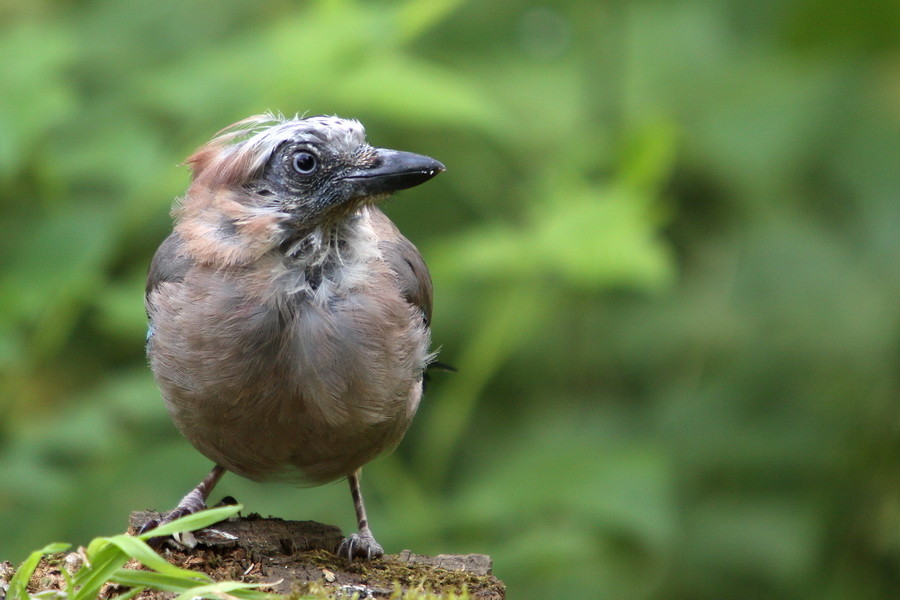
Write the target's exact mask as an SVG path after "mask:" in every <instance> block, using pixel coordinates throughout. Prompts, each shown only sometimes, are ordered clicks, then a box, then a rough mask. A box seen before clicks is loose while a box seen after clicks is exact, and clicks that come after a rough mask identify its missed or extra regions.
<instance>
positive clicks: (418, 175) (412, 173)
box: [342, 148, 446, 198]
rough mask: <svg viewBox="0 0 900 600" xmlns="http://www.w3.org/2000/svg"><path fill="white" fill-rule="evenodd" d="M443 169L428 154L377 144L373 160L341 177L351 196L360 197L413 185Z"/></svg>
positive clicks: (441, 165)
mask: <svg viewBox="0 0 900 600" xmlns="http://www.w3.org/2000/svg"><path fill="white" fill-rule="evenodd" d="M445 170H446V167H444V165H443V164H441V163H440V162H439V161H436V160H435V159H433V158H431V157H429V156H423V155H422V154H413V153H412V152H401V151H399V150H388V149H387V148H376V149H375V160H374V161H372V163H371V164H370V165H368V166H366V167H361V168H359V169H357V170H355V171H352V172H351V173H349V174H348V175H345V176H344V177H343V178H342V179H343V180H344V182H345V183H346V184H347V185H348V186H350V189H349V193H350V197H351V198H361V197H364V196H375V195H379V194H389V193H391V192H396V191H398V190H405V189H407V188H411V187H415V186H417V185H419V184H421V183H425V182H426V181H428V180H429V179H431V178H432V177H434V176H435V175H437V174H438V173H440V172H441V171H445Z"/></svg>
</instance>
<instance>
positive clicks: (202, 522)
mask: <svg viewBox="0 0 900 600" xmlns="http://www.w3.org/2000/svg"><path fill="white" fill-rule="evenodd" d="M243 508H244V507H243V505H241V504H234V505H231V506H221V507H219V508H210V509H208V510H203V511H200V512H198V513H194V514H192V515H187V516H185V517H181V518H180V519H175V520H174V521H172V522H171V523H166V524H165V525H162V526H161V527H157V528H155V529H151V530H150V531H148V532H146V533H142V534H141V535H139V536H136V537H138V538H140V539H142V540H145V541H146V540H149V539H150V538H153V537H157V536H165V535H172V534H173V533H181V532H182V531H196V530H198V529H203V528H204V527H209V526H210V525H214V524H215V523H218V522H219V521H224V520H225V519H227V518H229V517H233V516H234V515H236V514H238V513H239V512H240V511H241V510H243Z"/></svg>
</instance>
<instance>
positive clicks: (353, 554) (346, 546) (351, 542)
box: [337, 532, 384, 561]
mask: <svg viewBox="0 0 900 600" xmlns="http://www.w3.org/2000/svg"><path fill="white" fill-rule="evenodd" d="M337 555H338V556H342V557H344V558H346V559H347V560H350V561H352V560H353V559H354V558H360V559H363V560H367V561H368V560H372V559H373V558H381V557H382V556H383V555H384V548H382V547H381V544H379V543H378V542H376V541H375V538H374V537H373V536H372V534H371V533H365V532H363V533H362V534H359V533H354V534H352V535H349V536H347V537H345V538H344V539H343V540H342V541H341V545H340V546H338V549H337Z"/></svg>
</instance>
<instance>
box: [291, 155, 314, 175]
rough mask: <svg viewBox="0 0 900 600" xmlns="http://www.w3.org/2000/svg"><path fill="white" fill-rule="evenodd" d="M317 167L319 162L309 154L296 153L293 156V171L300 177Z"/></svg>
mask: <svg viewBox="0 0 900 600" xmlns="http://www.w3.org/2000/svg"><path fill="white" fill-rule="evenodd" d="M317 166H319V161H318V160H316V157H315V156H314V155H312V154H310V153H309V152H298V153H297V154H295V155H294V170H295V171H297V172H298V173H300V174H301V175H309V174H310V173H312V172H313V171H315V170H316V167H317Z"/></svg>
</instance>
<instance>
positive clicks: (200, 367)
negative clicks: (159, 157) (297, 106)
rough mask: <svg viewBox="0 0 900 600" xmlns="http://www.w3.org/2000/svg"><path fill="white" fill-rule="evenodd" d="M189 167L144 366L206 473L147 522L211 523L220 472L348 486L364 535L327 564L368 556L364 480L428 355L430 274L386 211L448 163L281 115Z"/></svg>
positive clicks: (346, 129) (249, 124)
mask: <svg viewBox="0 0 900 600" xmlns="http://www.w3.org/2000/svg"><path fill="white" fill-rule="evenodd" d="M186 163H187V165H189V167H190V169H191V172H192V177H191V181H190V184H189V186H188V188H187V191H186V193H185V194H184V196H183V197H181V198H180V199H176V201H175V203H174V205H173V208H172V217H173V221H174V223H173V228H172V232H171V233H170V234H169V235H168V237H167V238H166V239H165V241H163V242H162V244H161V245H160V246H159V249H158V250H157V251H156V253H155V255H154V257H153V259H152V261H151V263H150V268H149V272H148V275H147V285H146V293H145V308H146V311H147V315H148V321H149V333H148V337H147V356H148V361H149V364H150V368H151V370H152V372H153V375H154V379H155V381H156V383H157V385H158V387H159V389H160V392H161V395H162V397H163V399H164V401H165V404H166V407H167V409H168V412H169V415H170V416H171V418H172V421H173V422H174V424H175V426H176V427H177V428H178V430H179V431H180V432H181V433H182V434H183V435H184V437H185V438H187V440H188V441H189V442H190V443H191V444H192V445H193V446H194V448H196V449H197V450H198V451H199V452H200V453H202V454H203V455H204V456H206V457H207V458H208V459H209V460H211V461H212V462H213V463H214V467H213V468H212V470H211V471H210V472H209V474H208V475H207V476H206V477H205V478H204V479H203V480H202V481H201V482H200V484H199V485H197V487H196V488H194V489H192V490H191V491H190V492H189V493H188V494H187V495H186V496H184V498H183V499H182V500H181V501H180V502H179V503H178V505H177V507H176V508H175V509H174V510H172V511H170V512H169V513H167V514H166V515H165V516H163V517H161V518H160V519H157V520H156V521H154V522H153V523H152V524H151V525H154V526H155V525H159V524H162V523H168V522H171V521H172V520H174V519H176V518H178V517H181V516H184V515H187V514H191V513H194V512H197V511H200V510H202V509H204V508H205V507H206V502H207V500H208V497H209V495H210V492H211V491H212V489H213V488H214V487H215V485H216V484H217V483H218V481H219V480H220V478H221V477H222V476H223V474H224V473H225V472H232V473H235V474H237V475H239V476H242V477H246V478H249V479H251V480H255V481H266V480H278V479H281V480H288V481H294V482H297V483H299V484H302V485H320V484H324V483H327V482H331V481H336V480H339V479H342V478H346V479H347V480H348V482H349V485H350V491H351V495H352V499H353V503H354V507H355V510H356V516H357V522H358V531H357V532H355V533H353V534H351V535H349V536H347V537H345V538H344V539H343V541H342V542H341V543H340V545H339V546H338V548H337V549H336V552H337V553H338V554H339V555H341V556H344V557H346V558H348V559H350V560H354V559H361V560H372V559H374V558H378V557H380V556H382V555H383V554H384V550H383V548H382V546H381V545H380V544H379V543H378V542H377V541H376V540H375V537H374V536H373V534H372V530H371V528H370V526H369V521H368V517H367V514H366V508H365V504H364V502H363V496H362V492H361V490H360V472H361V468H362V467H363V466H364V465H365V464H367V463H368V462H370V461H371V460H373V459H374V458H375V457H377V456H379V455H380V454H382V453H385V452H387V451H390V450H393V449H394V448H395V447H396V446H397V445H398V444H399V442H400V440H401V438H402V437H403V436H404V434H405V432H406V430H407V428H408V427H409V425H410V423H411V421H412V419H413V416H414V414H415V413H416V409H417V408H418V406H419V402H420V400H421V398H422V390H423V383H424V379H423V374H424V373H425V370H426V368H427V367H428V365H429V364H430V363H431V362H433V361H434V359H435V353H434V352H432V350H431V347H430V346H431V333H430V331H431V315H432V282H431V277H430V274H429V271H428V268H427V266H426V264H425V262H424V260H423V258H422V256H421V254H420V253H419V251H418V250H417V249H416V247H415V246H414V245H413V244H412V243H411V242H410V241H409V240H408V239H407V238H406V237H404V236H403V235H402V234H401V233H400V231H399V230H398V228H397V226H396V225H395V224H394V223H393V222H392V221H391V220H390V219H389V218H388V217H387V216H386V215H385V213H384V212H383V211H382V210H381V209H380V208H379V203H380V202H382V201H383V200H384V199H385V198H387V197H388V196H390V195H391V194H392V193H393V192H396V191H399V190H404V189H407V188H411V187H414V186H417V185H420V184H422V183H424V182H426V181H428V180H430V179H431V178H433V177H434V176H435V175H437V174H438V173H441V172H442V171H444V170H445V167H444V165H443V164H442V163H440V162H439V161H437V160H435V159H433V158H431V157H428V156H424V155H421V154H415V153H412V152H405V151H399V150H391V149H387V148H378V147H374V146H371V145H370V144H369V143H368V142H367V141H366V133H365V129H364V127H363V126H362V124H361V123H360V122H359V121H357V120H355V119H345V118H340V117H336V116H324V115H321V116H311V117H300V116H295V117H293V118H286V117H284V116H282V115H275V114H273V113H266V114H262V115H255V116H252V117H249V118H247V119H244V120H242V121H238V122H237V123H234V124H233V125H230V126H228V127H226V128H225V129H223V130H221V131H219V132H218V133H217V134H216V135H215V136H214V137H213V138H212V139H211V140H210V141H209V142H207V143H206V144H204V145H202V146H201V147H200V148H198V149H197V150H196V151H195V152H194V153H193V154H192V155H191V156H190V157H189V158H188V159H187V160H186ZM145 529H146V528H145Z"/></svg>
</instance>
